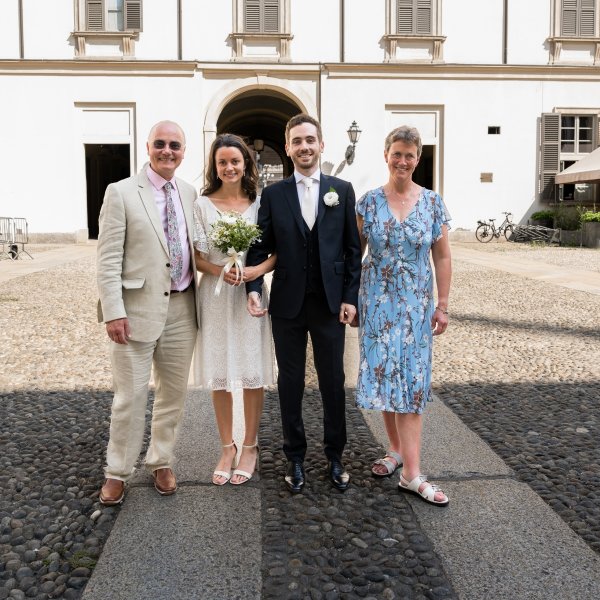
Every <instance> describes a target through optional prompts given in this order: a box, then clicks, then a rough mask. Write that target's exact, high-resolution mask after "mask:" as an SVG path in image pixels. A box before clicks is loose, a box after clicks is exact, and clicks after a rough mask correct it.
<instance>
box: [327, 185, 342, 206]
mask: <svg viewBox="0 0 600 600" xmlns="http://www.w3.org/2000/svg"><path fill="white" fill-rule="evenodd" d="M323 202H325V204H326V205H327V206H337V205H338V204H339V203H340V197H339V196H338V194H337V192H336V191H335V188H332V187H330V188H329V191H328V192H327V193H326V194H325V195H324V196H323Z"/></svg>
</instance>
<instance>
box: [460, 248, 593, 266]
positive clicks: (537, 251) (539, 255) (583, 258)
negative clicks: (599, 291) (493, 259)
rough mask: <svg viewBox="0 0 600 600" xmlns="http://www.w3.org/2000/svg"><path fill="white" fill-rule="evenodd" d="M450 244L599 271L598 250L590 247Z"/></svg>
mask: <svg viewBox="0 0 600 600" xmlns="http://www.w3.org/2000/svg"><path fill="white" fill-rule="evenodd" d="M452 246H453V247H459V248H460V247H462V248H471V249H473V250H477V251H478V252H486V253H492V254H501V255H504V256H514V257H515V258H524V259H527V260H535V261H538V262H543V263H547V264H550V265H557V266H559V267H573V268H574V269H577V270H585V271H596V272H600V251H599V250H596V249H592V248H567V247H559V246H543V245H539V244H538V245H536V244H514V243H512V242H499V241H492V242H489V243H487V244H482V243H480V242H474V243H470V242H452Z"/></svg>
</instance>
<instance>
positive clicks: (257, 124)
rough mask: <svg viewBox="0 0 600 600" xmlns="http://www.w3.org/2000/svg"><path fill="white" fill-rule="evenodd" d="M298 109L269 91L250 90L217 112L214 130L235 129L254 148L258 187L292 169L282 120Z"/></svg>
mask: <svg viewBox="0 0 600 600" xmlns="http://www.w3.org/2000/svg"><path fill="white" fill-rule="evenodd" d="M299 112H302V111H301V109H300V107H298V106H297V105H296V104H295V103H294V102H292V101H291V100H290V99H289V98H286V97H285V96H283V95H282V94H279V93H277V92H273V91H265V90H252V91H250V92H245V93H243V94H240V95H239V96H237V97H236V98H234V99H233V100H232V101H231V102H230V103H229V104H228V105H227V106H226V107H225V108H224V109H223V111H222V112H221V114H220V116H219V119H218V121H217V133H235V134H237V135H239V136H241V137H242V138H244V140H245V141H246V143H247V144H248V145H249V146H250V148H251V149H252V150H254V152H255V157H256V160H257V163H258V170H259V174H260V181H259V185H260V188H262V187H264V186H265V185H269V184H270V183H273V182H275V181H277V180H278V179H281V178H283V177H288V176H289V175H291V174H292V173H293V171H294V165H293V164H292V161H291V160H290V159H289V158H288V157H287V156H286V154H285V148H284V146H285V124H286V123H287V121H288V120H289V119H290V117H293V116H294V115H297V114H298V113H299Z"/></svg>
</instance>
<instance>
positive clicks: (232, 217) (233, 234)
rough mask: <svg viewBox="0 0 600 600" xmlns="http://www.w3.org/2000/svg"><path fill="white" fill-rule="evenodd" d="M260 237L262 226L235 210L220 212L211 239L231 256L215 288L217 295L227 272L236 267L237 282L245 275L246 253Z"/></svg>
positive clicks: (212, 227) (214, 244) (213, 243)
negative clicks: (243, 260) (244, 261)
mask: <svg viewBox="0 0 600 600" xmlns="http://www.w3.org/2000/svg"><path fill="white" fill-rule="evenodd" d="M259 239H260V228H259V227H258V225H255V224H254V223H250V222H248V221H246V219H244V217H243V216H242V215H241V214H240V213H237V212H234V211H226V212H222V213H219V219H218V220H217V221H215V222H214V223H213V224H212V225H211V231H210V241H211V243H212V245H213V246H214V247H215V248H217V249H218V250H220V251H221V252H222V253H223V254H226V255H227V256H228V257H229V258H228V259H227V262H226V263H225V266H224V267H223V270H222V271H221V276H220V277H219V281H218V282H217V286H216V288H215V296H218V295H219V294H220V293H221V287H222V286H223V279H224V277H225V273H229V271H230V270H231V269H233V268H234V267H235V268H236V271H237V273H236V282H237V281H241V280H242V278H243V276H244V263H243V262H242V259H243V257H244V253H245V252H247V251H248V248H250V246H251V245H252V244H254V242H257V241H259Z"/></svg>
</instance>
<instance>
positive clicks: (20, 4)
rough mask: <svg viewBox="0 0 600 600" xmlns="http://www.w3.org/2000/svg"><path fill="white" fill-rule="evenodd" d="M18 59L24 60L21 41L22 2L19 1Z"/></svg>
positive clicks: (23, 48) (22, 41) (23, 47)
mask: <svg viewBox="0 0 600 600" xmlns="http://www.w3.org/2000/svg"><path fill="white" fill-rule="evenodd" d="M19 58H25V43H24V40H23V0H19Z"/></svg>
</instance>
